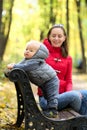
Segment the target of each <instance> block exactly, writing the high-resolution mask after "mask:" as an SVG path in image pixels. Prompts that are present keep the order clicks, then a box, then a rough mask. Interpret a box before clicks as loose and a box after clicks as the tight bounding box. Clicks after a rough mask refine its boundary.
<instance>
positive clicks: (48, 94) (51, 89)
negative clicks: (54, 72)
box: [40, 76, 59, 108]
mask: <svg viewBox="0 0 87 130" xmlns="http://www.w3.org/2000/svg"><path fill="white" fill-rule="evenodd" d="M58 86H59V80H58V78H57V76H56V77H54V78H52V79H51V80H50V81H48V82H46V83H44V84H43V85H42V86H40V88H41V89H42V92H43V95H44V97H45V99H46V101H47V104H46V105H47V108H57V106H58V99H57V98H58V89H59V88H58Z"/></svg>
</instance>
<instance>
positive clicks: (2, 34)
mask: <svg viewBox="0 0 87 130" xmlns="http://www.w3.org/2000/svg"><path fill="white" fill-rule="evenodd" d="M13 3H14V0H0V61H1V60H3V55H4V51H5V48H6V44H7V41H8V37H9V32H10V27H11V22H12V8H13Z"/></svg>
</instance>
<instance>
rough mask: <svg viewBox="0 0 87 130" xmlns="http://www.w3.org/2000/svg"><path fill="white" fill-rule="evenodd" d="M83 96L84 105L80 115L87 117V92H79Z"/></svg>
mask: <svg viewBox="0 0 87 130" xmlns="http://www.w3.org/2000/svg"><path fill="white" fill-rule="evenodd" d="M79 92H80V93H81V95H82V104H81V108H80V110H79V113H80V114H82V115H87V90H79Z"/></svg>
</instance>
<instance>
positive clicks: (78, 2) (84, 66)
mask: <svg viewBox="0 0 87 130" xmlns="http://www.w3.org/2000/svg"><path fill="white" fill-rule="evenodd" d="M76 5H77V13H78V28H79V35H80V41H81V49H82V71H83V72H86V58H85V49H84V48H85V47H84V38H83V33H82V21H81V18H80V8H81V1H80V0H76Z"/></svg>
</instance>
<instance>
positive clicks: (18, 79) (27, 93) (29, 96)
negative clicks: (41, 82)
mask: <svg viewBox="0 0 87 130" xmlns="http://www.w3.org/2000/svg"><path fill="white" fill-rule="evenodd" d="M5 76H6V77H7V78H8V79H9V80H10V81H12V82H14V84H15V89H16V92H17V102H18V114H17V121H16V124H15V125H16V126H17V127H20V126H21V124H22V122H23V120H24V123H25V127H24V128H25V130H87V116H82V115H80V114H78V113H77V112H75V111H73V110H71V109H65V110H62V111H60V112H59V118H57V119H53V118H51V119H50V118H47V117H45V116H44V114H43V113H42V111H41V108H40V106H39V105H38V104H37V102H36V100H35V97H34V94H33V92H32V88H31V85H30V82H29V78H28V76H27V74H26V72H25V71H23V70H21V69H13V70H11V71H5ZM77 105H78V104H77Z"/></svg>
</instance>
